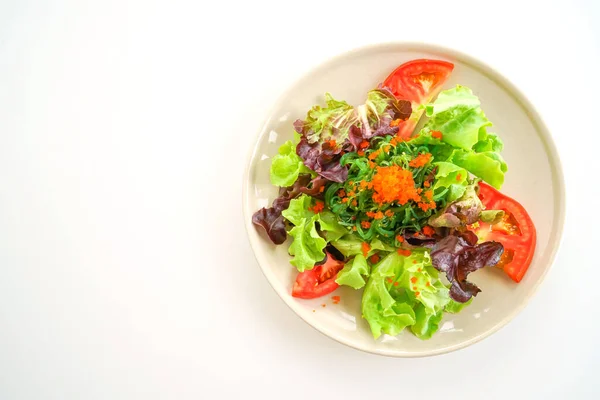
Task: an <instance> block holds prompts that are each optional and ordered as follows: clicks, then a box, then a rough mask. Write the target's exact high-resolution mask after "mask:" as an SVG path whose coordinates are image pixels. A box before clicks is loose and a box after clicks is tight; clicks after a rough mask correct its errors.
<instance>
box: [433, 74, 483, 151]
mask: <svg viewBox="0 0 600 400" xmlns="http://www.w3.org/2000/svg"><path fill="white" fill-rule="evenodd" d="M425 114H426V115H427V116H428V117H429V121H427V123H426V124H425V127H424V129H426V130H428V131H440V132H442V141H443V142H445V143H448V144H450V145H452V146H454V147H457V148H461V149H464V150H471V149H472V148H473V146H474V145H475V144H476V143H477V142H478V141H479V137H480V132H481V135H482V136H485V134H486V133H485V129H486V127H487V126H491V125H492V123H491V122H490V121H489V120H488V119H487V118H486V116H485V114H484V113H483V111H482V110H481V107H480V103H479V99H478V98H477V96H475V95H473V92H472V91H471V89H469V88H467V87H465V86H460V85H457V86H456V87H455V88H453V89H449V90H445V91H443V92H441V93H440V94H439V95H438V97H437V99H436V100H435V102H434V103H433V104H428V105H427V106H426V107H425Z"/></svg>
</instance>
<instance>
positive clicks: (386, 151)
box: [383, 144, 392, 153]
mask: <svg viewBox="0 0 600 400" xmlns="http://www.w3.org/2000/svg"><path fill="white" fill-rule="evenodd" d="M391 148H392V146H390V145H389V144H388V145H385V146H383V152H384V153H389V152H390V149H391Z"/></svg>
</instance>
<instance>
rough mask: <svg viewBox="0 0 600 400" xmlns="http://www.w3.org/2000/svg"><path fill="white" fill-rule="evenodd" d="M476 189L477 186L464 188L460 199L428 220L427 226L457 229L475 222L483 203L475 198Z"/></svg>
mask: <svg viewBox="0 0 600 400" xmlns="http://www.w3.org/2000/svg"><path fill="white" fill-rule="evenodd" d="M476 187H477V185H468V186H466V187H465V191H464V194H463V195H462V197H461V198H460V199H458V200H456V201H455V202H452V203H450V204H448V205H447V206H446V207H444V209H442V210H441V211H439V212H438V213H436V214H435V215H432V216H431V218H429V221H428V223H429V225H431V226H433V227H436V228H441V227H446V228H458V227H461V226H465V225H470V224H473V223H475V222H477V221H478V220H479V217H480V215H481V212H482V211H483V203H481V200H480V199H479V197H478V196H477V192H476V191H475V188H476Z"/></svg>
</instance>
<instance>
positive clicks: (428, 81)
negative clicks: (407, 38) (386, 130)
mask: <svg viewBox="0 0 600 400" xmlns="http://www.w3.org/2000/svg"><path fill="white" fill-rule="evenodd" d="M453 69H454V64H452V63H450V62H447V61H441V60H427V59H419V60H412V61H409V62H407V63H404V64H402V65H400V66H399V67H398V68H396V69H395V70H394V72H392V73H391V74H390V76H388V77H387V78H386V79H385V81H383V86H386V87H388V88H389V89H390V90H391V91H392V93H394V95H395V96H396V97H397V98H399V99H404V100H409V101H410V102H411V103H412V109H413V112H412V114H411V116H410V118H408V119H407V120H406V121H402V122H400V124H399V125H398V126H399V128H400V130H399V131H398V135H399V136H400V137H403V138H409V137H410V136H411V135H412V134H413V131H414V130H415V126H416V125H417V122H419V119H420V118H421V115H423V110H419V106H420V105H422V104H426V103H429V102H430V101H431V99H432V98H433V97H434V96H435V95H437V94H438V93H439V92H440V90H441V89H442V85H443V84H444V83H445V82H446V80H447V79H448V77H449V76H450V74H451V73H452V70H453Z"/></svg>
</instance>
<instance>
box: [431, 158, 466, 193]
mask: <svg viewBox="0 0 600 400" xmlns="http://www.w3.org/2000/svg"><path fill="white" fill-rule="evenodd" d="M434 165H435V166H437V172H436V174H435V184H434V185H433V190H434V191H435V194H439V193H440V192H443V191H444V190H446V195H445V198H446V201H447V202H452V201H455V200H457V199H459V198H460V197H462V195H463V194H465V190H466V187H467V185H468V184H469V181H468V178H469V172H468V171H467V170H465V169H464V168H461V167H459V166H458V165H456V164H452V163H449V162H437V163H434Z"/></svg>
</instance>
